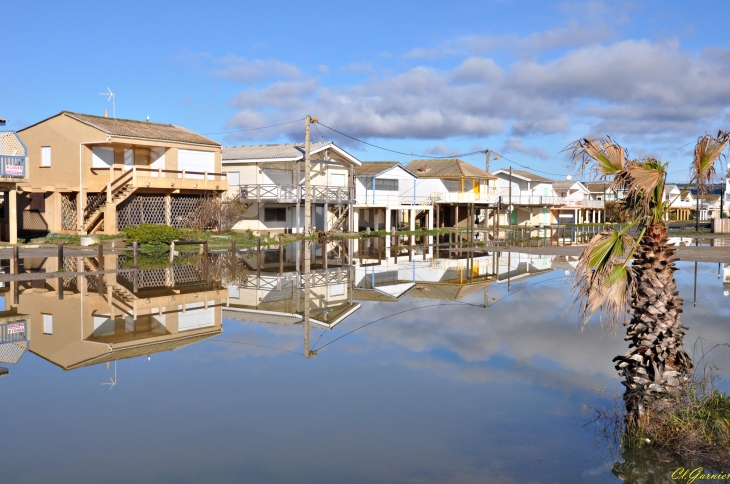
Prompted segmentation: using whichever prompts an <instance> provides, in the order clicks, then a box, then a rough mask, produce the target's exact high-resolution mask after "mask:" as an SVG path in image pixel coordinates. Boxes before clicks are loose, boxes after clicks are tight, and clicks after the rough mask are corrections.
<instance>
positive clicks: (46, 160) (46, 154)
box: [41, 146, 51, 166]
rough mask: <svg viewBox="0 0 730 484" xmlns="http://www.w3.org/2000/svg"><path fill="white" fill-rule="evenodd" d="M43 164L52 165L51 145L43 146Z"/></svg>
mask: <svg viewBox="0 0 730 484" xmlns="http://www.w3.org/2000/svg"><path fill="white" fill-rule="evenodd" d="M41 166H51V147H50V146H41Z"/></svg>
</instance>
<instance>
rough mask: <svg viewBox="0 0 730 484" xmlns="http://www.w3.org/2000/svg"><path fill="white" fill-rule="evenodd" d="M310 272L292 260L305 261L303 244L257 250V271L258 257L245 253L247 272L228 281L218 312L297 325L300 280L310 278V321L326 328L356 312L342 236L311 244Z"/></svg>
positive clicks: (300, 311) (301, 299)
mask: <svg viewBox="0 0 730 484" xmlns="http://www.w3.org/2000/svg"><path fill="white" fill-rule="evenodd" d="M313 245H314V247H313V249H312V259H311V260H312V264H311V271H310V274H308V275H307V274H302V273H301V272H300V271H297V267H298V264H297V261H299V262H300V264H299V268H300V269H301V267H302V264H301V261H302V260H303V259H304V257H303V254H302V245H301V244H300V243H291V244H287V245H284V246H283V247H282V248H281V249H280V248H279V247H278V246H277V247H276V248H275V249H270V250H266V249H263V250H262V254H261V267H260V271H258V270H257V269H258V268H257V266H256V264H257V260H258V258H257V257H256V256H255V255H253V256H252V257H247V255H244V256H243V257H242V260H243V261H244V264H246V266H247V269H248V270H247V271H245V272H244V273H243V274H239V275H238V276H237V277H236V278H235V280H232V281H230V282H229V284H228V295H229V303H230V304H229V307H227V308H225V309H224V310H223V316H224V317H226V318H230V319H236V320H240V321H253V322H266V323H277V324H302V323H303V321H304V297H305V293H304V283H305V279H304V278H305V277H309V278H310V282H311V289H310V294H309V296H308V297H309V303H310V323H311V324H312V326H314V327H320V328H326V329H331V328H333V327H334V326H335V325H337V324H339V323H340V322H342V321H343V320H344V319H345V318H347V317H348V316H349V315H350V314H352V313H353V312H355V311H356V310H357V309H358V308H359V307H360V305H359V304H357V303H354V302H353V290H352V281H353V277H352V270H351V268H350V267H349V266H345V265H343V260H346V259H347V255H346V248H344V247H342V245H341V240H335V241H331V242H329V243H328V244H327V247H326V249H327V250H325V253H326V255H327V257H326V258H324V257H323V256H322V246H321V245H320V244H313Z"/></svg>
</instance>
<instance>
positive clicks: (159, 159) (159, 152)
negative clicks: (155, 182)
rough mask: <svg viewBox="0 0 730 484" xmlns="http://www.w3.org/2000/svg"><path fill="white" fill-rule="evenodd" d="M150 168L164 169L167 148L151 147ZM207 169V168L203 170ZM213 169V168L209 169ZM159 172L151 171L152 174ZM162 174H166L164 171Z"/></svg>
mask: <svg viewBox="0 0 730 484" xmlns="http://www.w3.org/2000/svg"><path fill="white" fill-rule="evenodd" d="M150 168H152V169H154V170H164V169H165V148H152V149H150ZM203 171H205V170H203ZM208 171H212V170H208ZM158 175H159V172H156V171H153V172H151V173H150V176H154V177H156V176H158ZM162 176H163V177H164V176H165V174H164V173H163V174H162Z"/></svg>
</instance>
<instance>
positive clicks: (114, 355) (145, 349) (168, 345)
mask: <svg viewBox="0 0 730 484" xmlns="http://www.w3.org/2000/svg"><path fill="white" fill-rule="evenodd" d="M221 332H222V330H221V328H219V327H218V328H215V329H214V330H213V331H211V332H209V333H204V334H195V335H191V336H187V335H185V336H182V335H181V336H179V337H176V338H170V339H166V340H161V341H155V342H153V343H142V344H136V345H133V346H123V347H121V348H114V349H112V350H111V351H109V352H107V353H104V354H102V355H99V356H96V357H94V358H89V359H88V360H85V361H80V362H78V363H74V364H71V365H69V366H68V368H64V370H75V369H76V368H82V367H84V366H91V365H98V364H99V363H106V362H107V361H115V360H124V359H127V358H137V357H139V356H146V355H151V354H153V353H161V352H163V351H172V350H176V349H179V348H184V347H185V346H189V345H191V344H194V343H198V342H199V341H203V340H206V339H208V338H212V337H213V336H216V335H218V334H220V333H221Z"/></svg>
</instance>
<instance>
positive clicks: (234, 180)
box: [226, 171, 241, 186]
mask: <svg viewBox="0 0 730 484" xmlns="http://www.w3.org/2000/svg"><path fill="white" fill-rule="evenodd" d="M240 175H241V174H240V173H239V172H237V171H232V172H230V173H226V178H228V185H230V186H233V185H240V184H241V181H240V180H241V176H240Z"/></svg>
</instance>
